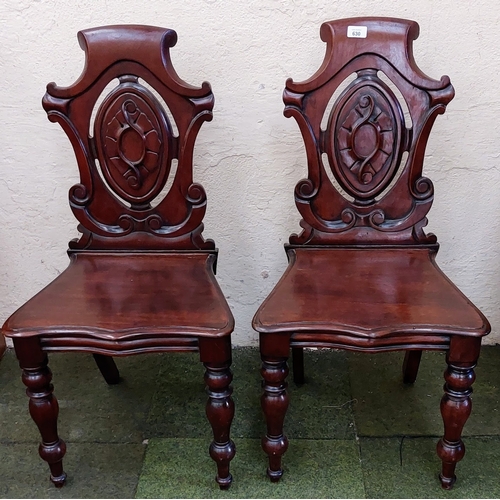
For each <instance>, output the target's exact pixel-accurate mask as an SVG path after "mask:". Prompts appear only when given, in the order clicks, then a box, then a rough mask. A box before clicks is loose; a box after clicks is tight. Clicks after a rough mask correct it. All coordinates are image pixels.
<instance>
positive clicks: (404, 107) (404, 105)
mask: <svg viewBox="0 0 500 500" xmlns="http://www.w3.org/2000/svg"><path fill="white" fill-rule="evenodd" d="M377 76H378V77H379V79H380V80H382V81H383V82H384V83H385V84H386V85H387V86H388V87H389V88H390V89H391V90H392V92H393V93H394V95H395V96H396V99H397V100H398V102H399V105H400V106H401V109H402V110H403V116H404V119H405V126H406V128H407V129H411V128H412V127H413V120H412V119H411V114H410V110H409V108H408V103H407V102H406V99H405V98H404V97H403V94H401V92H400V90H399V89H398V87H397V86H396V85H395V84H394V82H393V81H392V80H391V79H390V78H389V77H388V76H387V75H386V74H385V73H384V72H383V71H378V72H377Z"/></svg>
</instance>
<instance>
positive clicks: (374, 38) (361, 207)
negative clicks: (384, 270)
mask: <svg viewBox="0 0 500 500" xmlns="http://www.w3.org/2000/svg"><path fill="white" fill-rule="evenodd" d="M354 22H356V21H355V20H353V19H343V20H339V21H332V22H328V23H324V24H323V25H322V27H321V39H322V40H323V41H325V42H326V43H327V48H326V55H325V59H324V61H323V64H322V65H321V67H320V68H319V70H318V71H317V72H316V73H315V74H314V75H313V76H312V77H311V78H310V79H308V80H306V81H304V82H301V83H295V82H294V81H293V80H292V79H289V80H288V81H287V82H286V88H285V91H284V94H283V100H284V102H285V105H286V107H285V116H287V117H290V116H293V117H294V118H295V119H296V120H297V122H298V125H299V127H300V130H301V132H302V136H303V139H304V142H305V147H306V151H307V162H308V178H307V179H303V180H301V181H300V182H299V183H298V184H297V186H296V188H295V201H296V204H297V208H298V210H299V212H300V213H301V215H302V221H301V226H302V227H303V228H304V230H303V231H302V233H301V234H300V235H298V236H297V235H292V236H291V238H290V243H291V244H292V245H323V244H325V245H337V244H347V245H357V244H363V245H366V244H390V245H393V244H404V245H414V244H432V243H436V238H435V236H434V235H431V234H429V235H426V234H425V233H424V231H423V227H424V226H425V225H426V223H427V219H426V217H425V216H426V214H427V212H428V211H429V209H430V207H431V204H432V201H433V186H432V182H431V181H430V180H429V179H427V178H425V177H422V165H423V161H424V153H425V147H426V144H427V139H428V137H429V133H430V131H431V128H432V125H433V123H434V120H435V118H436V116H437V115H438V114H442V113H444V111H445V107H446V105H447V104H448V103H449V102H450V101H451V99H453V96H454V89H453V87H452V85H451V83H450V80H449V78H448V77H447V76H443V77H442V78H441V80H439V81H437V80H433V79H431V78H429V77H428V76H426V75H425V74H424V73H422V71H420V69H419V68H418V67H417V65H416V64H415V61H414V59H413V49H412V43H413V40H415V39H416V38H417V37H418V34H419V27H418V24H417V23H415V22H413V21H406V20H393V22H391V23H390V25H389V24H388V23H385V22H381V19H380V18H366V19H363V20H362V22H363V26H364V27H365V28H366V30H367V33H369V36H367V37H366V38H348V37H346V36H345V33H346V32H347V30H348V27H349V26H350V25H351V24H353V23H354ZM352 75H354V79H352V81H350V82H349V83H348V85H347V87H345V88H343V84H345V83H347V82H348V81H349V78H350V77H351V76H352ZM342 88H343V90H342V91H341V92H340V95H338V97H337V93H338V91H339V89H342ZM336 91H337V92H336ZM332 96H333V99H334V102H333V106H331V104H332V102H331V101H332V100H333V99H332ZM335 97H337V98H336V99H335ZM405 111H406V118H407V120H408V122H409V123H408V124H407V123H405ZM405 153H407V154H405Z"/></svg>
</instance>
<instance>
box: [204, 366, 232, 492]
mask: <svg viewBox="0 0 500 500" xmlns="http://www.w3.org/2000/svg"><path fill="white" fill-rule="evenodd" d="M204 365H205V368H206V372H205V384H206V386H207V391H208V401H207V407H206V413H207V418H208V420H209V422H210V425H211V426H212V431H213V434H214V440H213V442H212V444H211V445H210V450H209V451H210V456H211V457H212V459H213V460H214V462H215V463H216V464H217V476H216V478H215V480H216V481H217V483H218V484H219V487H220V489H222V490H227V489H228V488H229V486H231V483H232V481H233V476H232V475H231V474H230V472H229V464H230V462H231V460H232V459H233V458H234V455H235V453H236V448H235V446H234V443H233V441H232V440H231V439H230V435H229V433H230V428H231V422H232V421H233V417H234V402H233V399H232V398H231V394H232V392H233V389H232V387H231V386H230V384H231V380H232V379H233V375H232V373H231V370H230V369H229V366H230V365H231V362H227V363H224V364H217V363H204Z"/></svg>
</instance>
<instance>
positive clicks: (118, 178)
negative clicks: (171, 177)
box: [94, 84, 171, 207]
mask: <svg viewBox="0 0 500 500" xmlns="http://www.w3.org/2000/svg"><path fill="white" fill-rule="evenodd" d="M170 134H171V133H170V126H169V123H168V119H167V117H166V116H165V115H164V113H163V112H162V108H161V105H160V104H159V103H158V102H157V100H156V98H155V97H154V96H153V95H152V94H151V93H150V92H149V91H148V90H147V89H145V88H144V87H140V86H139V85H134V86H131V85H128V84H125V85H121V86H119V87H118V88H117V89H116V90H115V91H114V92H112V93H111V94H110V95H109V96H108V97H107V98H106V99H105V100H104V102H103V103H102V105H101V107H100V108H99V111H98V113H97V116H96V120H95V125H94V136H95V138H96V150H97V151H96V152H97V157H98V159H99V163H100V165H101V170H102V174H103V176H104V178H105V180H106V182H107V183H108V185H109V187H110V188H111V189H112V190H113V191H114V192H115V193H116V194H117V195H118V196H120V197H121V198H123V199H124V200H126V201H128V202H130V203H131V204H132V207H134V206H137V205H139V206H141V205H145V204H148V203H149V202H150V201H151V200H153V199H154V198H155V196H157V195H158V194H159V193H160V191H161V190H162V188H163V186H164V184H165V182H166V179H167V177H168V174H169V170H170V163H171V162H170V156H169V155H170V148H169V147H168V145H169V144H168V143H169V139H170Z"/></svg>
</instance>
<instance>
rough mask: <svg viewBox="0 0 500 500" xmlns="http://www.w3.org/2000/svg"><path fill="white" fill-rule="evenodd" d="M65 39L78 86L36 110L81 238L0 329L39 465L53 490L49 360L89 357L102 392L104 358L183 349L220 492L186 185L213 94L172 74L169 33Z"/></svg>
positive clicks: (197, 257)
mask: <svg viewBox="0 0 500 500" xmlns="http://www.w3.org/2000/svg"><path fill="white" fill-rule="evenodd" d="M78 38H79V42H80V45H81V46H82V48H83V49H84V50H85V53H86V65H85V69H84V72H83V74H82V76H81V77H80V78H79V79H78V80H77V81H76V82H75V83H74V84H73V85H72V86H70V87H66V88H62V87H58V86H56V85H55V84H53V83H51V84H49V85H48V87H47V93H46V95H45V97H44V99H43V105H44V108H45V110H46V111H47V113H48V116H49V119H50V120H51V121H55V122H59V123H60V124H61V126H62V127H63V129H64V131H65V132H66V133H67V135H68V137H69V139H70V140H71V143H72V145H73V148H74V150H75V154H76V157H77V161H78V167H79V170H80V183H79V184H77V185H75V186H73V187H72V188H71V189H70V192H69V200H70V206H71V208H72V210H73V213H74V214H75V216H76V218H77V219H78V221H79V223H80V224H79V226H78V229H79V231H80V232H81V233H82V236H81V237H80V238H79V239H77V240H73V241H71V242H70V248H69V251H68V253H69V255H70V264H69V266H68V268H67V269H66V270H65V271H64V272H62V273H61V274H60V275H59V276H58V277H57V278H56V279H55V280H54V281H53V282H52V283H50V284H49V285H48V286H47V287H46V288H44V289H43V290H42V291H41V292H39V293H38V294H37V295H36V296H34V297H33V298H32V299H30V300H29V301H28V302H27V303H26V304H24V305H23V306H22V307H21V308H20V309H18V310H17V311H16V312H15V313H14V314H13V315H12V316H11V317H10V318H9V319H8V320H7V321H6V322H5V324H4V326H3V328H2V333H4V334H5V335H6V336H9V337H12V338H13V342H14V347H15V349H16V354H17V356H18V359H19V363H20V366H21V368H22V370H23V382H24V383H25V385H26V386H27V394H28V396H29V397H30V413H31V415H32V417H33V419H34V421H35V423H36V424H37V426H38V428H39V430H40V433H41V436H42V443H41V445H40V449H39V451H40V456H41V457H42V458H43V459H44V460H46V461H47V462H48V463H49V466H50V471H51V480H52V481H53V483H54V484H55V485H56V486H62V485H63V484H64V482H65V480H66V474H65V472H64V470H63V466H62V459H63V456H64V454H65V450H66V445H65V443H64V441H63V440H62V439H60V437H59V436H58V433H57V416H58V404H57V400H56V398H55V397H54V395H53V387H52V384H51V379H52V374H51V372H50V369H49V368H48V357H47V353H48V352H49V351H81V352H85V353H92V354H93V355H94V358H95V360H96V362H97V366H98V367H99V369H100V370H101V372H102V374H103V375H104V378H105V380H106V381H107V382H108V383H109V384H115V383H118V382H119V380H120V377H119V372H118V369H117V367H116V365H115V363H114V361H113V358H112V357H111V356H127V355H132V354H140V353H145V352H168V351H177V352H179V351H187V352H189V351H194V352H199V354H200V360H201V361H202V363H203V364H204V365H205V368H206V372H205V383H206V385H207V389H208V396H209V398H208V402H207V407H206V413H207V416H208V419H209V421H210V424H211V426H212V429H213V435H214V439H213V442H212V444H211V446H210V455H211V457H212V458H213V459H214V461H215V462H216V464H217V476H216V480H217V482H218V484H219V485H220V487H221V488H224V489H225V488H228V487H229V486H230V484H231V481H232V477H231V474H230V472H229V463H230V461H231V459H232V458H233V456H234V454H235V448H234V444H233V442H232V441H231V439H230V436H229V432H230V426H231V421H232V418H233V415H234V404H233V401H232V398H231V393H232V388H231V386H230V383H231V379H232V374H231V371H230V365H231V337H230V334H231V332H232V330H233V327H234V320H233V317H232V315H231V312H230V309H229V307H228V305H227V303H226V300H225V298H224V295H223V293H222V292H221V290H220V288H219V286H218V284H217V281H216V279H215V266H216V261H217V249H216V248H215V245H214V242H213V241H211V240H205V239H204V238H203V236H202V231H203V223H202V220H203V217H204V214H205V209H206V195H205V192H204V190H203V188H202V186H201V185H199V184H195V183H194V182H193V174H192V170H193V168H192V158H193V148H194V142H195V139H196V135H197V133H198V131H199V129H200V127H201V124H202V123H203V122H204V121H207V120H210V119H211V118H212V108H213V104H214V98H213V94H212V91H211V89H210V85H209V84H208V83H206V82H205V83H203V84H202V86H201V87H194V86H191V85H188V84H187V83H185V82H184V81H183V80H181V79H180V77H179V76H178V75H177V74H176V72H175V70H174V69H173V67H172V63H171V60H170V55H169V50H170V48H171V47H173V46H174V45H175V43H176V41H177V35H176V33H175V32H174V31H172V30H166V29H163V28H156V27H151V26H106V27H101V28H95V29H90V30H85V31H82V32H80V33H79V34H78ZM89 131H90V132H89ZM169 181H170V185H169V186H168V187H167V188H166V187H165V186H166V184H167V182H169ZM186 397H189V395H186ZM89 418H92V415H89Z"/></svg>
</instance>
